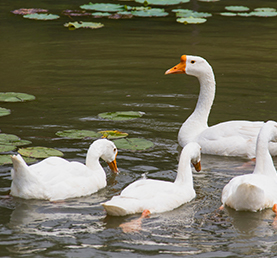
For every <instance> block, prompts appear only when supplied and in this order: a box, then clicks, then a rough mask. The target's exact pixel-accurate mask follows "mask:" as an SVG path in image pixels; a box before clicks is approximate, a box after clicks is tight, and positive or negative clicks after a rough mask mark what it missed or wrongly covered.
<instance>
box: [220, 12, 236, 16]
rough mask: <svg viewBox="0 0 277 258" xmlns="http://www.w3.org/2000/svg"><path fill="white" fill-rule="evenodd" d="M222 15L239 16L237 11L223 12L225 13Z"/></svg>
mask: <svg viewBox="0 0 277 258" xmlns="http://www.w3.org/2000/svg"><path fill="white" fill-rule="evenodd" d="M220 15H222V16H237V14H236V13H231V12H223V13H220Z"/></svg>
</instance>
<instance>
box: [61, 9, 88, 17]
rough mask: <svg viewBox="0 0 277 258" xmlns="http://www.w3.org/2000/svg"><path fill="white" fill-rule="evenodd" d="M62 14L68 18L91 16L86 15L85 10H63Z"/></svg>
mask: <svg viewBox="0 0 277 258" xmlns="http://www.w3.org/2000/svg"><path fill="white" fill-rule="evenodd" d="M62 14H63V15H68V16H91V13H88V12H86V11H85V10H64V11H62Z"/></svg>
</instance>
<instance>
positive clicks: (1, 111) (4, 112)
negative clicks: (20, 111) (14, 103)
mask: <svg viewBox="0 0 277 258" xmlns="http://www.w3.org/2000/svg"><path fill="white" fill-rule="evenodd" d="M10 113H11V110H9V109H6V108H2V107H0V116H7V115H9V114H10Z"/></svg>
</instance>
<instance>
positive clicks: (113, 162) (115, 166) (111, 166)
mask: <svg viewBox="0 0 277 258" xmlns="http://www.w3.org/2000/svg"><path fill="white" fill-rule="evenodd" d="M116 156H117V153H116V155H115V158H114V161H112V162H110V163H108V165H109V167H110V169H111V171H112V172H114V173H118V169H117V164H116Z"/></svg>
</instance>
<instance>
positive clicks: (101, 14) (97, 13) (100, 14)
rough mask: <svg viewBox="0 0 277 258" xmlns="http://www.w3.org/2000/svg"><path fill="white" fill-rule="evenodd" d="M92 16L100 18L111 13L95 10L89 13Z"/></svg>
mask: <svg viewBox="0 0 277 258" xmlns="http://www.w3.org/2000/svg"><path fill="white" fill-rule="evenodd" d="M91 15H92V16H93V17H94V18H102V17H108V16H110V15H111V14H110V13H102V12H96V13H92V14H91Z"/></svg>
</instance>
